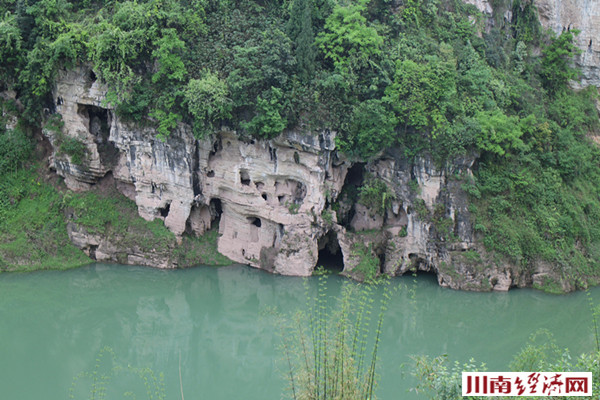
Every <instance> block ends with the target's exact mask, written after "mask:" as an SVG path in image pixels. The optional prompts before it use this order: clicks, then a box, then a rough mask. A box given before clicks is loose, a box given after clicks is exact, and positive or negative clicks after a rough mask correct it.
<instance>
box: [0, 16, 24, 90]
mask: <svg viewBox="0 0 600 400" xmlns="http://www.w3.org/2000/svg"><path fill="white" fill-rule="evenodd" d="M0 60H2V63H0V82H1V83H0V88H1V87H2V86H4V85H6V86H8V87H11V86H13V85H14V84H15V81H16V78H17V75H16V74H15V69H16V68H17V66H18V65H19V64H20V63H21V62H22V60H23V53H22V39H21V31H20V30H19V27H18V26H17V18H16V16H15V15H13V14H11V13H10V12H7V13H6V14H5V15H4V16H3V17H2V20H1V21H0ZM0 90H1V89H0Z"/></svg>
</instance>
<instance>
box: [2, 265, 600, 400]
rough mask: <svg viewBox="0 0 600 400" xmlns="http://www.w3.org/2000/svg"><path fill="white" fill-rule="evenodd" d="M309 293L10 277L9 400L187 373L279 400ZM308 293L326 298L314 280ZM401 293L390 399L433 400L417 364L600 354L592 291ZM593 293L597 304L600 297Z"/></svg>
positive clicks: (5, 382)
mask: <svg viewBox="0 0 600 400" xmlns="http://www.w3.org/2000/svg"><path fill="white" fill-rule="evenodd" d="M303 282H304V280H303V279H302V278H293V277H283V276H275V275H270V274H267V273H264V272H262V271H259V270H255V269H251V268H249V267H244V266H232V267H223V268H209V267H198V268H193V269H187V270H173V271H162V270H156V269H151V268H144V267H131V266H121V265H105V264H95V265H92V266H88V267H84V268H80V269H76V270H70V271H56V272H54V271H50V272H36V273H26V274H25V273H24V274H0V399H11V400H20V399H23V400H42V399H43V400H58V399H67V398H69V395H70V389H71V387H73V388H74V391H73V392H71V393H74V394H75V398H77V399H86V398H93V396H94V395H93V393H92V392H93V390H92V388H93V387H94V386H93V383H94V375H93V373H94V371H96V375H95V376H96V377H97V378H99V377H101V376H102V375H106V374H108V373H109V372H112V375H113V376H114V378H112V380H111V381H110V383H109V384H107V385H103V384H98V385H97V387H98V391H97V392H96V398H98V397H100V396H99V395H102V393H101V391H102V387H103V386H106V387H107V388H108V389H107V390H108V391H107V395H106V398H107V399H116V398H127V399H146V398H148V397H147V396H146V393H145V389H144V385H143V380H144V378H140V374H138V373H137V372H136V371H137V370H135V369H134V368H143V367H148V368H149V369H151V370H152V371H154V372H155V374H156V375H158V374H159V373H160V372H162V373H164V392H165V393H166V398H168V399H178V398H181V395H180V385H179V369H180V367H181V382H182V386H183V389H184V395H185V399H187V400H193V399H200V400H202V399H210V400H219V399H243V400H255V399H256V400H259V399H260V400H266V399H280V398H281V393H282V391H283V388H284V387H285V381H284V379H283V363H282V360H281V355H280V351H279V350H278V343H279V336H278V327H277V326H276V321H277V319H276V318H275V317H274V316H273V314H272V310H273V309H275V308H276V309H277V310H278V311H279V312H282V313H290V312H292V311H293V310H295V309H297V308H298V307H300V306H303V305H304V304H305V303H306V300H305V285H304V283H303ZM344 282H345V280H344V279H343V278H339V277H331V278H330V279H329V282H328V291H329V292H330V293H331V294H332V295H336V294H338V293H339V292H340V289H341V286H342V284H343V283H344ZM308 284H309V286H310V287H311V290H315V288H316V286H317V279H315V278H311V279H309V280H308ZM393 285H394V286H398V285H400V286H401V287H400V289H399V290H398V291H397V292H395V293H394V295H393V297H392V299H391V301H390V303H389V309H388V311H387V313H386V315H385V322H384V329H383V335H382V343H381V347H380V355H381V358H380V362H379V375H380V384H379V388H378V391H377V394H378V398H379V399H383V400H387V399H419V398H422V397H421V396H416V395H415V394H414V393H413V392H408V389H409V388H410V387H411V386H413V385H414V382H413V381H412V379H411V378H410V377H409V375H410V355H415V354H429V355H440V354H448V356H449V357H450V358H452V359H453V360H454V359H457V360H459V361H467V360H468V358H470V357H474V358H476V359H477V360H478V361H485V362H486V363H487V365H488V367H489V370H492V371H494V370H495V371H504V370H507V364H508V363H509V362H510V360H511V359H512V357H513V355H514V354H515V353H516V352H517V351H518V350H519V349H520V348H521V347H522V346H523V344H525V343H526V341H527V340H528V337H529V336H530V335H531V334H532V333H534V332H535V331H536V330H537V329H539V328H546V329H548V330H550V331H551V332H553V333H554V336H555V339H556V342H557V344H558V345H559V346H561V347H568V348H569V349H570V350H571V351H572V353H574V354H578V353H580V352H582V351H586V350H589V349H591V346H592V340H593V336H592V333H591V328H590V324H591V322H590V320H591V317H590V311H589V307H588V300H587V298H586V295H585V293H575V294H569V295H564V296H553V295H547V294H544V293H541V292H538V291H534V290H511V291H510V292H509V293H468V292H457V291H453V290H449V289H443V288H440V287H439V286H438V285H437V282H436V281H435V280H434V278H433V277H431V276H419V277H417V279H416V280H415V279H414V278H413V277H402V278H397V279H395V280H393ZM591 292H592V296H593V297H594V298H595V300H596V302H598V300H600V291H599V290H598V289H594V290H592V291H591ZM103 349H105V350H104V351H103ZM106 349H111V350H106ZM113 353H114V361H111V358H112V357H113V356H112V355H111V354H113ZM99 355H101V357H100V362H98V361H97V359H98V356H99ZM96 364H99V367H97V368H96V367H95V365H96ZM115 366H121V367H120V369H116V370H111V368H114V367H115ZM86 372H87V374H86ZM141 375H142V376H145V377H146V378H148V379H150V382H151V380H152V377H151V376H150V377H149V375H148V373H145V374H141ZM96 382H100V381H99V380H96ZM126 392H130V393H126ZM117 395H118V396H117ZM155 398H156V397H155Z"/></svg>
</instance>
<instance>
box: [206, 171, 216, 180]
mask: <svg viewBox="0 0 600 400" xmlns="http://www.w3.org/2000/svg"><path fill="white" fill-rule="evenodd" d="M206 176H207V177H209V178H214V177H215V171H213V170H212V169H211V170H210V171H208V172H207V173H206Z"/></svg>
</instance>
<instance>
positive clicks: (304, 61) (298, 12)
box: [288, 0, 316, 82]
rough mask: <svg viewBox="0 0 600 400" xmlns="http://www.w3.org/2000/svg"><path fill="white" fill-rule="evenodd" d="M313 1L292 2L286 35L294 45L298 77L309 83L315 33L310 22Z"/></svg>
mask: <svg viewBox="0 0 600 400" xmlns="http://www.w3.org/2000/svg"><path fill="white" fill-rule="evenodd" d="M312 13H313V1H312V0H294V2H293V3H292V9H291V12H290V19H289V21H288V35H289V37H290V39H292V41H293V42H294V44H295V55H296V61H297V68H298V75H299V76H300V79H301V80H302V81H303V82H307V81H309V80H310V79H311V78H312V77H313V75H314V72H315V57H316V49H315V33H314V30H313V22H312Z"/></svg>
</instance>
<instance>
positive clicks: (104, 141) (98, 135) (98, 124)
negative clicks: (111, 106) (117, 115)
mask: <svg viewBox="0 0 600 400" xmlns="http://www.w3.org/2000/svg"><path fill="white" fill-rule="evenodd" d="M77 112H78V114H79V115H81V116H82V117H83V118H84V120H86V121H87V127H88V130H89V132H90V133H91V134H92V135H94V142H95V143H96V146H97V148H98V154H99V155H100V162H101V163H102V165H104V166H106V167H108V168H112V167H114V166H115V165H116V163H117V161H118V159H119V149H117V148H116V146H115V144H114V143H113V142H111V141H109V137H110V126H111V123H112V113H111V112H110V110H107V109H106V108H102V107H96V106H92V105H89V104H78V107H77Z"/></svg>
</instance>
